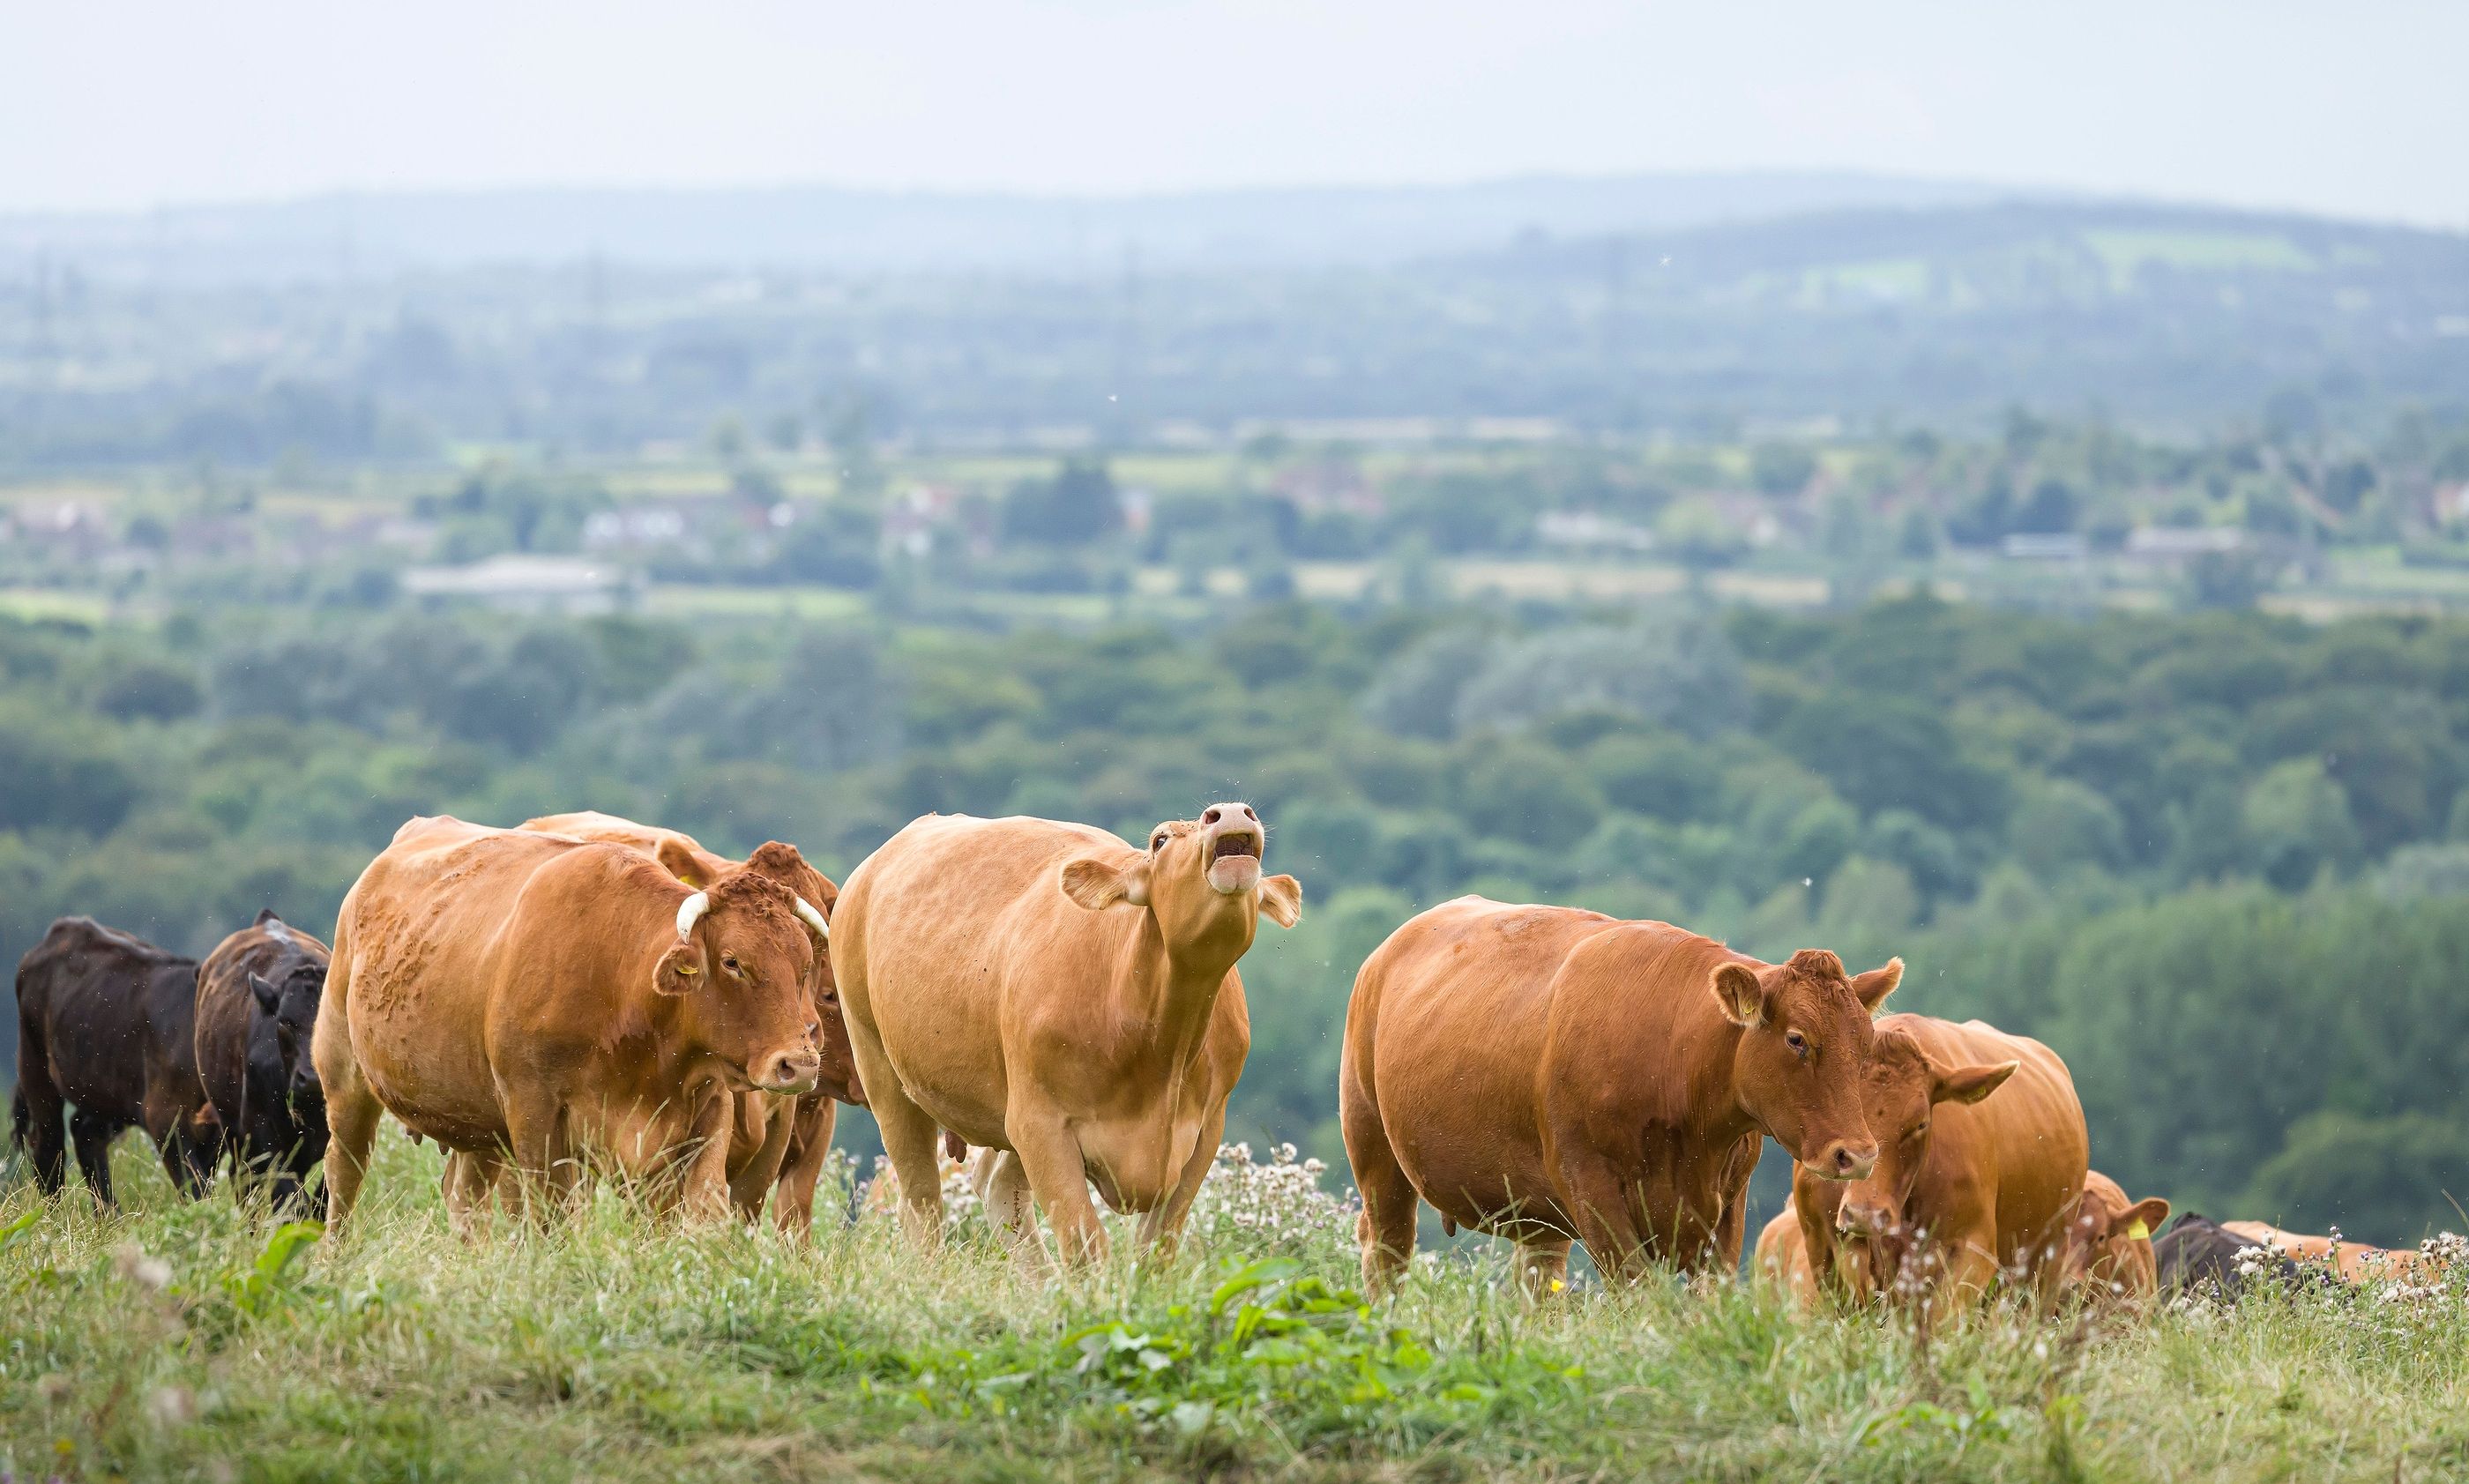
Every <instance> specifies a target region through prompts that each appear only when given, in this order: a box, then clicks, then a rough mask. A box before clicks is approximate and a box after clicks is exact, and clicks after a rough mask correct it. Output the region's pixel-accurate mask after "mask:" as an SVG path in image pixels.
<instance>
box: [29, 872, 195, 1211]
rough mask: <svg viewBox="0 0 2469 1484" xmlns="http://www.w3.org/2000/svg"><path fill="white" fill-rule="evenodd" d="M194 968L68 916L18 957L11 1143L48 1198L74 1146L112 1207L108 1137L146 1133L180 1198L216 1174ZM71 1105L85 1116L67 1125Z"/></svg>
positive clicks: (90, 1185)
mask: <svg viewBox="0 0 2469 1484" xmlns="http://www.w3.org/2000/svg"><path fill="white" fill-rule="evenodd" d="M196 1000H197V961H196V960H195V959H190V958H183V957H182V956H180V955H179V954H176V953H172V952H169V951H167V950H165V949H161V948H157V947H155V946H154V945H153V944H152V943H150V942H145V941H143V940H141V939H135V938H131V937H130V936H128V935H127V934H126V933H121V932H116V931H114V930H113V929H111V928H107V927H104V926H103V925H102V924H101V923H98V922H96V921H95V920H94V919H92V918H90V917H62V918H60V919H59V920H58V922H55V923H53V924H52V926H51V931H49V932H47V933H45V934H44V935H43V939H42V941H40V942H38V943H36V944H35V946H34V947H33V948H31V949H29V950H27V952H26V956H25V957H24V958H23V959H20V960H18V961H17V1091H16V1094H15V1096H14V1097H13V1098H12V1100H11V1111H12V1115H13V1117H14V1121H15V1130H14V1134H13V1138H14V1139H15V1141H16V1143H17V1144H18V1145H19V1146H20V1147H22V1148H24V1149H25V1150H26V1152H27V1156H28V1158H29V1159H31V1160H32V1161H33V1164H34V1167H35V1185H36V1186H38V1187H40V1188H41V1190H42V1192H43V1194H46V1195H51V1194H58V1191H59V1189H60V1187H61V1185H62V1184H63V1183H64V1182H65V1181H66V1179H67V1175H68V1170H67V1149H66V1144H67V1142H74V1143H75V1144H76V1146H77V1158H78V1168H79V1169H80V1170H81V1171H83V1172H84V1174H85V1184H86V1189H87V1190H89V1191H91V1192H92V1193H93V1194H94V1198H95V1199H96V1200H97V1201H99V1202H101V1203H102V1204H104V1205H105V1206H109V1205H111V1204H113V1201H112V1194H111V1141H112V1140H113V1139H115V1138H117V1137H118V1136H119V1135H120V1133H121V1131H122V1130H123V1129H127V1128H130V1127H142V1128H144V1129H145V1130H146V1135H147V1137H148V1138H150V1139H152V1140H153V1141H154V1148H156V1150H157V1151H158V1152H159V1153H160V1154H161V1155H162V1159H163V1168H164V1170H165V1171H167V1172H169V1173H170V1175H171V1176H172V1183H173V1185H174V1186H175V1187H177V1188H178V1189H179V1191H180V1192H181V1194H186V1195H196V1194H199V1193H200V1192H202V1191H203V1190H204V1189H205V1188H206V1186H207V1184H208V1183H209V1182H210V1181H212V1180H213V1179H214V1170H215V1162H216V1160H217V1159H218V1158H219V1157H220V1154H221V1149H222V1129H221V1127H220V1125H218V1124H217V1123H216V1121H215V1111H214V1108H213V1106H212V1105H211V1104H209V1103H208V1102H207V1101H206V1090H205V1087H204V1085H203V1084H202V1083H201V1082H199V1081H198V1079H197V1056H196ZM63 1104H74V1105H75V1106H76V1108H77V1112H76V1114H75V1115H74V1116H72V1117H70V1118H68V1119H67V1128H66V1135H67V1138H66V1140H65V1141H64V1140H63V1138H62V1113H63Z"/></svg>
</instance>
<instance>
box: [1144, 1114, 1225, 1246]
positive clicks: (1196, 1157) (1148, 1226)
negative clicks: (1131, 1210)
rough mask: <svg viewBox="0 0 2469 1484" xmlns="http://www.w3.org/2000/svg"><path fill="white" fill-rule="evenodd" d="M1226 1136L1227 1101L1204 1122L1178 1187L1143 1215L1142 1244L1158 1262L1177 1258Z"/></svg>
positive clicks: (1177, 1180) (1179, 1176) (1178, 1177)
mask: <svg viewBox="0 0 2469 1484" xmlns="http://www.w3.org/2000/svg"><path fill="white" fill-rule="evenodd" d="M1225 1137H1226V1104H1224V1103H1222V1102H1221V1103H1219V1104H1218V1105H1217V1106H1216V1107H1215V1108H1213V1109H1211V1111H1210V1114H1209V1116H1208V1117H1207V1118H1205V1119H1203V1120H1202V1121H1201V1124H1200V1137H1199V1138H1198V1139H1196V1140H1194V1141H1193V1142H1192V1147H1191V1157H1190V1158H1189V1159H1187V1160H1185V1161H1184V1162H1183V1173H1182V1174H1180V1175H1178V1176H1177V1177H1176V1178H1175V1182H1174V1189H1173V1190H1172V1191H1170V1192H1168V1193H1167V1194H1166V1198H1165V1200H1164V1201H1163V1202H1161V1203H1160V1204H1158V1205H1157V1206H1155V1207H1153V1208H1151V1209H1150V1210H1149V1211H1148V1212H1147V1214H1145V1215H1143V1216H1142V1217H1141V1246H1142V1249H1143V1250H1144V1251H1145V1252H1146V1253H1147V1254H1148V1256H1149V1257H1150V1258H1152V1259H1154V1260H1155V1261H1157V1262H1159V1263H1170V1262H1172V1261H1174V1254H1175V1249H1176V1248H1177V1247H1179V1246H1181V1245H1182V1243H1183V1223H1184V1222H1185V1221H1187V1220H1188V1219H1190V1217H1191V1203H1192V1202H1193V1201H1194V1200H1196V1199H1198V1198H1199V1196H1200V1187H1201V1186H1202V1185H1203V1184H1204V1183H1206V1182H1207V1181H1208V1179H1209V1171H1210V1170H1211V1168H1212V1167H1213V1166H1215V1165H1216V1163H1217V1145H1218V1141H1220V1140H1222V1139H1224V1138H1225Z"/></svg>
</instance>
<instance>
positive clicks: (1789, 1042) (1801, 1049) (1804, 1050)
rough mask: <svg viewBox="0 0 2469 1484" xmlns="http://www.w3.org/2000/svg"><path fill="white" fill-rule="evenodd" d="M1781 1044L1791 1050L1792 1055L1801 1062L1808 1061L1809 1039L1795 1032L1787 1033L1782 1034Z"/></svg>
mask: <svg viewBox="0 0 2469 1484" xmlns="http://www.w3.org/2000/svg"><path fill="white" fill-rule="evenodd" d="M1783 1043H1784V1044H1785V1045H1786V1046H1788V1047H1790V1048H1791V1054H1792V1055H1795V1056H1798V1057H1799V1058H1800V1059H1801V1060H1803V1061H1807V1060H1808V1059H1809V1037H1807V1036H1805V1035H1803V1034H1801V1033H1800V1032H1797V1031H1787V1032H1784V1033H1783Z"/></svg>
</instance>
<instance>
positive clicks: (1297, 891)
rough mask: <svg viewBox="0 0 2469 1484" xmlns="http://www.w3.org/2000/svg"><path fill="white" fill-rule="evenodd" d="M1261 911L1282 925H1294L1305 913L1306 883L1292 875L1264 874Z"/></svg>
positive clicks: (1263, 914)
mask: <svg viewBox="0 0 2469 1484" xmlns="http://www.w3.org/2000/svg"><path fill="white" fill-rule="evenodd" d="M1260 912H1261V914H1262V916H1266V917H1267V918H1268V919H1269V920H1270V921H1272V922H1274V923H1276V924H1277V925H1278V926H1280V927H1287V928H1290V927H1293V926H1294V925H1295V923H1296V922H1297V921H1299V920H1301V918H1302V917H1303V915H1304V884H1303V883H1302V882H1300V881H1297V880H1296V879H1295V878H1294V877H1292V876H1262V877H1261V878H1260Z"/></svg>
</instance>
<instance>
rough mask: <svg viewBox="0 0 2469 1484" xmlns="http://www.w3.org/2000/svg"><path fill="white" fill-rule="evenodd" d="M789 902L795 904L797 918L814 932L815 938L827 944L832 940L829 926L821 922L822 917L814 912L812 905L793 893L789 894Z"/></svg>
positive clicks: (813, 905)
mask: <svg viewBox="0 0 2469 1484" xmlns="http://www.w3.org/2000/svg"><path fill="white" fill-rule="evenodd" d="M789 900H791V901H793V902H796V904H797V916H801V917H803V918H805V919H806V926H808V927H810V928H813V929H814V930H815V936H816V937H817V938H819V939H822V940H823V941H825V942H827V943H828V942H830V941H831V940H832V929H831V924H829V923H827V922H825V921H824V920H823V915H822V914H821V913H819V912H817V911H816V910H815V904H814V903H812V902H810V901H808V900H806V899H805V898H804V897H802V896H799V895H797V894H796V893H790V896H789Z"/></svg>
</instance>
